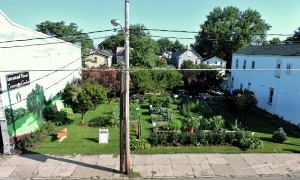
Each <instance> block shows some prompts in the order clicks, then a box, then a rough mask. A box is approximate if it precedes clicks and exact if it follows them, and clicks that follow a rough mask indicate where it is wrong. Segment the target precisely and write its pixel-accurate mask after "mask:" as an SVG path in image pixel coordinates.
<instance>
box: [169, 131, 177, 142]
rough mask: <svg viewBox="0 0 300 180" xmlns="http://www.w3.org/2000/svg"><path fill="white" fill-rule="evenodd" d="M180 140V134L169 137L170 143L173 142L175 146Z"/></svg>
mask: <svg viewBox="0 0 300 180" xmlns="http://www.w3.org/2000/svg"><path fill="white" fill-rule="evenodd" d="M179 138H180V136H179V134H178V133H171V134H170V135H169V142H171V143H172V144H175V143H176V142H178V141H179Z"/></svg>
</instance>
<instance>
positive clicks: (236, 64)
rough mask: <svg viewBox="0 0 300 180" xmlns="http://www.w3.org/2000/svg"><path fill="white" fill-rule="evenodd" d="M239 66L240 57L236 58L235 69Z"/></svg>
mask: <svg viewBox="0 0 300 180" xmlns="http://www.w3.org/2000/svg"><path fill="white" fill-rule="evenodd" d="M238 68H239V59H236V60H235V69H238Z"/></svg>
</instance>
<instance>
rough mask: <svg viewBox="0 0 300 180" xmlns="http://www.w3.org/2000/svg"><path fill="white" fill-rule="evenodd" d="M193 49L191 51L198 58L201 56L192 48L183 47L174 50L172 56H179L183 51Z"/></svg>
mask: <svg viewBox="0 0 300 180" xmlns="http://www.w3.org/2000/svg"><path fill="white" fill-rule="evenodd" d="M188 50H189V51H193V53H194V54H195V55H196V56H197V57H198V58H202V57H201V56H200V55H199V54H198V53H197V52H196V51H195V50H194V49H183V50H179V51H176V52H174V53H173V54H172V56H173V57H179V56H181V55H182V54H183V53H185V52H186V51H188Z"/></svg>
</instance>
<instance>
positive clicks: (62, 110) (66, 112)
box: [60, 108, 73, 116]
mask: <svg viewBox="0 0 300 180" xmlns="http://www.w3.org/2000/svg"><path fill="white" fill-rule="evenodd" d="M60 111H61V112H65V114H66V115H67V116H71V115H73V110H72V108H62V109H61V110H60Z"/></svg>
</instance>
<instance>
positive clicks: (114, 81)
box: [82, 65, 120, 103]
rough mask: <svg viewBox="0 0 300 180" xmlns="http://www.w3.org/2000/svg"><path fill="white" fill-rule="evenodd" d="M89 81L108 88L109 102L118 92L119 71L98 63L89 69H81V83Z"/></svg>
mask: <svg viewBox="0 0 300 180" xmlns="http://www.w3.org/2000/svg"><path fill="white" fill-rule="evenodd" d="M87 81H89V82H90V83H92V84H95V83H97V84H100V85H101V86H103V87H104V88H107V89H108V90H109V93H108V97H109V103H110V102H111V99H112V98H113V97H115V96H116V94H117V93H118V92H120V77H119V71H118V70H116V69H115V68H114V67H108V66H107V65H100V66H98V67H91V68H90V70H87V71H82V83H83V82H87Z"/></svg>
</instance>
